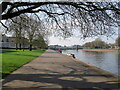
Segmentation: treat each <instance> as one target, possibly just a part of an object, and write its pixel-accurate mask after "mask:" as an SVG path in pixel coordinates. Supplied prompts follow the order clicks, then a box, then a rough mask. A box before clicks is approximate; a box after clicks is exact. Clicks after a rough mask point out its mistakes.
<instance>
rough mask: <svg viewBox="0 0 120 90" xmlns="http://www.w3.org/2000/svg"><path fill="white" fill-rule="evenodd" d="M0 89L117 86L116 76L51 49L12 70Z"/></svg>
mask: <svg viewBox="0 0 120 90" xmlns="http://www.w3.org/2000/svg"><path fill="white" fill-rule="evenodd" d="M4 88H22V89H23V88H27V89H29V88H51V89H52V88H69V89H76V88H90V89H96V88H97V89H102V90H103V89H104V88H112V89H118V78H117V77H114V76H112V75H110V74H106V73H104V74H102V73H101V72H100V71H99V70H96V69H94V68H92V67H91V66H89V65H87V64H85V63H82V62H80V61H76V59H73V58H71V57H68V56H65V55H62V54H61V53H57V52H56V51H53V50H47V51H46V52H45V53H44V54H42V55H41V56H40V57H38V58H36V59H35V60H33V61H31V62H30V63H28V64H26V65H24V66H23V67H21V68H20V69H18V70H16V71H14V72H13V73H12V74H11V75H9V76H7V77H6V78H5V79H4V80H3V90H4Z"/></svg>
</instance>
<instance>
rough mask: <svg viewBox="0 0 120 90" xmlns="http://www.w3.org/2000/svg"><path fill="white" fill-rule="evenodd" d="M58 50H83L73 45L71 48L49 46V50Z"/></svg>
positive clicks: (79, 46)
mask: <svg viewBox="0 0 120 90" xmlns="http://www.w3.org/2000/svg"><path fill="white" fill-rule="evenodd" d="M58 48H60V49H62V50H76V49H77V50H78V49H83V47H82V46H81V45H73V46H60V45H50V46H49V49H54V50H57V49H58Z"/></svg>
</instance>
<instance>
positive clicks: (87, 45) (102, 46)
mask: <svg viewBox="0 0 120 90" xmlns="http://www.w3.org/2000/svg"><path fill="white" fill-rule="evenodd" d="M83 47H84V48H90V49H94V48H95V49H107V48H115V47H117V48H120V37H118V38H117V39H116V41H115V43H114V44H108V43H106V42H104V41H102V40H101V39H99V38H97V39H96V40H94V41H92V42H87V43H85V44H84V45H83Z"/></svg>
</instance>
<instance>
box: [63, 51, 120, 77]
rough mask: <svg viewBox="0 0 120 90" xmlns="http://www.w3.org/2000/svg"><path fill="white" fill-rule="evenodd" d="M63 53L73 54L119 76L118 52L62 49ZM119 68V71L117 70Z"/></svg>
mask: <svg viewBox="0 0 120 90" xmlns="http://www.w3.org/2000/svg"><path fill="white" fill-rule="evenodd" d="M62 53H63V54H75V57H76V59H78V60H80V61H83V62H86V63H89V64H92V65H93V66H96V67H98V68H101V69H103V70H106V71H108V72H111V73H113V74H116V75H119V76H120V73H118V72H120V61H118V57H119V56H120V53H119V52H97V51H83V50H78V51H77V50H62ZM118 70H119V71H118Z"/></svg>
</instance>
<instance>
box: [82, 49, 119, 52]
mask: <svg viewBox="0 0 120 90" xmlns="http://www.w3.org/2000/svg"><path fill="white" fill-rule="evenodd" d="M82 50H84V51H98V52H111V51H112V52H119V51H120V49H82Z"/></svg>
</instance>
